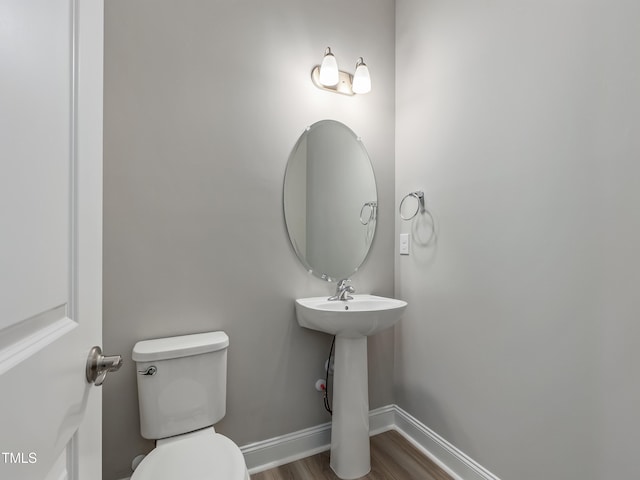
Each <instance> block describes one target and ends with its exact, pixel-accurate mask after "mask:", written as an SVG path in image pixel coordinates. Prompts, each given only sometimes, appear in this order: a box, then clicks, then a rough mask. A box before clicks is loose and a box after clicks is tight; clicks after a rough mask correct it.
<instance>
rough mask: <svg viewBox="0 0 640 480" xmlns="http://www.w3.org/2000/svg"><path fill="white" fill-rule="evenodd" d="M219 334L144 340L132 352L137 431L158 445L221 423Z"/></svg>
mask: <svg viewBox="0 0 640 480" xmlns="http://www.w3.org/2000/svg"><path fill="white" fill-rule="evenodd" d="M228 346H229V337H228V336H227V334H226V333H224V332H208V333H197V334H193V335H182V336H179V337H169V338H158V339H155V340H144V341H141V342H138V343H136V344H135V346H134V347H133V355H132V358H133V360H134V361H135V362H136V370H137V375H136V376H137V378H138V405H139V408H140V431H141V433H142V436H143V437H144V438H149V439H160V438H166V437H171V436H174V435H180V434H183V433H187V432H191V431H194V430H199V429H201V428H205V427H208V426H211V425H213V424H214V423H216V422H218V421H219V420H220V419H222V417H224V415H225V412H226V398H227V347H228Z"/></svg>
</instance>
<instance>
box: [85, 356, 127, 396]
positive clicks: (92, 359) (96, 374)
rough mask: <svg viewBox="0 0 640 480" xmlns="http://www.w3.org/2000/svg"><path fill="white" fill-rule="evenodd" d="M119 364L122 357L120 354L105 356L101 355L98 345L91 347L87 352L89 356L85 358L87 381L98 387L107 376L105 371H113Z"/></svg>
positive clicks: (118, 367)
mask: <svg viewBox="0 0 640 480" xmlns="http://www.w3.org/2000/svg"><path fill="white" fill-rule="evenodd" d="M121 366H122V357H121V356H120V355H112V356H105V355H102V349H101V348H100V347H98V346H96V347H93V348H92V349H91V351H90V352H89V358H87V369H86V374H87V382H89V383H93V384H94V385H95V386H96V387H99V386H100V385H102V383H103V382H104V379H105V378H106V377H107V373H109V372H115V371H117V370H119V369H120V367H121Z"/></svg>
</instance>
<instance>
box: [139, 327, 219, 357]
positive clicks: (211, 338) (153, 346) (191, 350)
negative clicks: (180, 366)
mask: <svg viewBox="0 0 640 480" xmlns="http://www.w3.org/2000/svg"><path fill="white" fill-rule="evenodd" d="M228 346H229V337H228V336H227V334H226V333H224V332H207V333H195V334H192V335H181V336H179V337H168V338H156V339H154V340H143V341H140V342H138V343H136V344H135V346H134V347H133V355H132V358H133V360H134V361H135V362H150V361H154V360H168V359H170V358H180V357H187V356H190V355H199V354H201V353H209V352H215V351H216V350H222V349H224V348H227V347H228Z"/></svg>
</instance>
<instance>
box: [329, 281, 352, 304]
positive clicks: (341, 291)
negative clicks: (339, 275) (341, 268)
mask: <svg viewBox="0 0 640 480" xmlns="http://www.w3.org/2000/svg"><path fill="white" fill-rule="evenodd" d="M355 291H356V289H355V288H353V287H352V286H351V280H350V279H348V278H343V279H342V280H340V281H339V282H338V285H336V294H335V295H334V296H333V297H329V298H328V299H327V300H330V301H331V300H342V301H346V300H353V297H352V296H351V295H349V294H350V293H355Z"/></svg>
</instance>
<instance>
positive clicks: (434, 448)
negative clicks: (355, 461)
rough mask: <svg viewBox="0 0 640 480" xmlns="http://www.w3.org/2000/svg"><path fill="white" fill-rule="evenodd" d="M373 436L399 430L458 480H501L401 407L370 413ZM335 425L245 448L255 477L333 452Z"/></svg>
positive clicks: (319, 426) (307, 430)
mask: <svg viewBox="0 0 640 480" xmlns="http://www.w3.org/2000/svg"><path fill="white" fill-rule="evenodd" d="M369 426H370V432H371V435H376V434H378V433H382V432H386V431H387V430H396V431H398V432H399V433H400V434H401V435H402V436H403V437H405V438H406V439H407V440H408V441H409V442H410V443H411V444H413V445H414V446H415V447H416V448H418V449H419V450H420V451H421V452H423V453H424V454H425V455H426V456H427V457H429V458H430V459H431V460H433V461H434V462H435V463H437V464H438V465H439V466H440V467H441V468H442V469H443V470H445V471H446V472H447V473H449V474H450V475H451V476H452V477H453V478H454V479H455V480H500V479H499V478H498V477H496V476H495V475H493V474H492V473H491V472H489V471H488V470H487V469H485V468H484V467H482V466H481V465H480V464H478V463H477V462H476V461H474V460H473V459H471V458H470V457H469V456H467V455H465V454H464V453H463V452H461V451H460V450H458V449H457V448H456V447H454V446H453V445H451V444H450V443H449V442H447V441H446V440H445V439H444V438H442V437H441V436H440V435H438V434H437V433H435V432H434V431H432V430H431V429H429V428H428V427H427V426H426V425H424V424H423V423H421V422H420V421H419V420H417V419H416V418H414V417H413V416H412V415H410V414H409V413H407V412H405V411H404V410H402V409H401V408H400V407H398V406H397V405H387V406H386V407H382V408H378V409H376V410H372V411H371V412H369ZM330 444H331V423H324V424H322V425H318V426H316V427H311V428H306V429H304V430H299V431H297V432H293V433H289V434H287V435H282V436H280V437H275V438H270V439H268V440H263V441H260V442H255V443H251V444H249V445H245V446H244V447H241V448H240V450H242V453H243V454H244V458H245V462H246V463H247V467H248V468H249V473H250V474H254V473H258V472H262V471H264V470H268V469H270V468H274V467H277V466H280V465H284V464H286V463H289V462H294V461H296V460H300V459H301V458H305V457H308V456H311V455H315V454H316V453H320V452H324V451H326V450H329V448H330Z"/></svg>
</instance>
